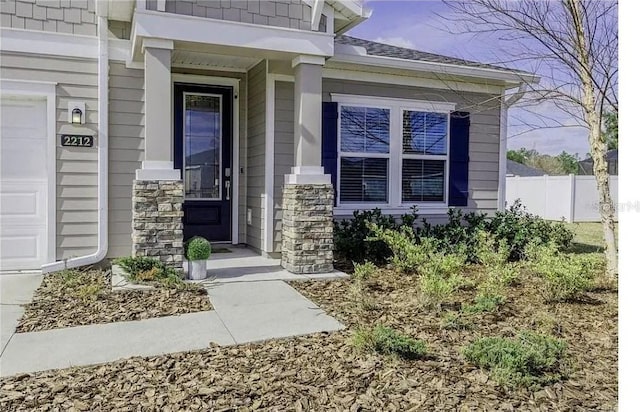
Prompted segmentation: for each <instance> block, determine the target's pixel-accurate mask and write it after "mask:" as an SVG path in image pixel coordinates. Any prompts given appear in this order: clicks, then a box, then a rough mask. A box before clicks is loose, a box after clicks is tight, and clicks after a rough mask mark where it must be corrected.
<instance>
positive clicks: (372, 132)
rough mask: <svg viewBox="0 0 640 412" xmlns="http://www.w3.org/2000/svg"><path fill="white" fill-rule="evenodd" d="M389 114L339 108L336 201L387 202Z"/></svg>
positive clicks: (361, 109)
mask: <svg viewBox="0 0 640 412" xmlns="http://www.w3.org/2000/svg"><path fill="white" fill-rule="evenodd" d="M389 140H390V134H389V110H388V109H382V108H374V107H358V106H342V107H341V110H340V201H341V202H342V203H387V202H388V200H389V187H388V186H389Z"/></svg>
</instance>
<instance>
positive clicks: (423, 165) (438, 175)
mask: <svg viewBox="0 0 640 412" xmlns="http://www.w3.org/2000/svg"><path fill="white" fill-rule="evenodd" d="M445 164H446V162H445V161H444V160H421V159H403V161H402V201H403V202H438V201H440V202H442V201H444V181H445V179H444V177H445Z"/></svg>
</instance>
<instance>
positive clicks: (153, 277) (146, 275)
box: [114, 256, 188, 288]
mask: <svg viewBox="0 0 640 412" xmlns="http://www.w3.org/2000/svg"><path fill="white" fill-rule="evenodd" d="M114 263H116V264H118V265H120V267H122V268H123V269H124V270H125V272H126V276H127V279H128V280H129V281H130V282H133V283H145V282H157V283H158V284H160V285H162V286H165V287H171V288H186V287H188V286H187V283H185V282H184V281H183V277H182V276H181V275H180V274H179V273H178V271H177V270H176V269H174V268H172V267H169V266H167V265H165V264H164V263H162V262H161V261H159V260H158V259H154V258H152V257H148V256H136V257H129V256H127V257H123V258H118V259H115V260H114Z"/></svg>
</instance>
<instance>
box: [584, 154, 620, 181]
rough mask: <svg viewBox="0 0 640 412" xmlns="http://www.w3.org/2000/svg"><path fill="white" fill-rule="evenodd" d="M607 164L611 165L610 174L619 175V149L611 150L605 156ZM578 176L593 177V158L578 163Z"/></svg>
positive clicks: (609, 167)
mask: <svg viewBox="0 0 640 412" xmlns="http://www.w3.org/2000/svg"><path fill="white" fill-rule="evenodd" d="M605 159H607V163H608V164H609V166H608V169H609V174H610V175H614V176H617V175H618V149H615V150H609V151H608V152H607V154H606V155H605ZM578 174H579V175H593V160H592V159H591V158H589V159H584V160H581V161H579V162H578Z"/></svg>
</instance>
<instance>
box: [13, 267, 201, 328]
mask: <svg viewBox="0 0 640 412" xmlns="http://www.w3.org/2000/svg"><path fill="white" fill-rule="evenodd" d="M110 285H111V280H110V277H109V273H108V272H103V271H98V270H92V271H86V272H80V271H73V272H71V271H69V272H59V273H55V274H51V275H47V276H45V277H44V280H43V281H42V285H40V287H39V288H38V289H37V290H36V292H35V295H34V298H33V301H32V302H31V303H29V304H27V305H26V306H25V313H24V315H23V317H22V318H21V319H20V321H19V324H18V327H17V329H16V330H17V332H35V331H42V330H48V329H56V328H66V327H71V326H81V325H91V324H96V323H110V322H122V321H129V320H139V319H148V318H156V317H162V316H171V315H178V314H183V313H191V312H199V311H204V310H212V309H213V307H212V306H211V302H210V301H209V297H208V295H207V292H206V290H205V289H203V288H201V287H196V286H191V285H189V287H187V288H185V289H175V288H160V287H159V288H156V289H153V290H119V291H111V286H110Z"/></svg>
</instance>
